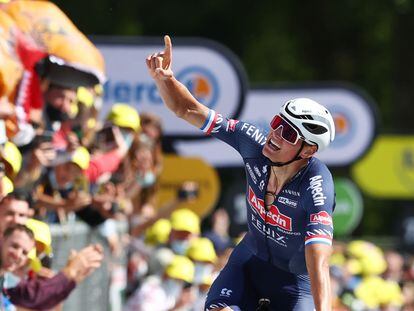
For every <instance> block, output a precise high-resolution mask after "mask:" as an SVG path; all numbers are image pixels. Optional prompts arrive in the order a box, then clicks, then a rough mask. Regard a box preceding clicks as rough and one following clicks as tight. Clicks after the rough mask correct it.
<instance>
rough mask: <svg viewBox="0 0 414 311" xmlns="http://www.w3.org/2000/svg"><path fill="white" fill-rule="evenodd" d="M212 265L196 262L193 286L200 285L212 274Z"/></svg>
mask: <svg viewBox="0 0 414 311" xmlns="http://www.w3.org/2000/svg"><path fill="white" fill-rule="evenodd" d="M213 268H214V267H213V265H211V264H208V263H200V262H196V263H195V264H194V281H193V283H194V284H202V283H203V281H205V279H207V278H208V277H209V276H210V275H211V273H212V272H213Z"/></svg>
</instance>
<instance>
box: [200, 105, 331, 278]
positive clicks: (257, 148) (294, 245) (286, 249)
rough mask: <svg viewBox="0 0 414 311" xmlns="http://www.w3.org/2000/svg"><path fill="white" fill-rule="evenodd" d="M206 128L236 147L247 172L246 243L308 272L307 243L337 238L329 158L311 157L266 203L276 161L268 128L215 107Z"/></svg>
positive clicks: (290, 269) (279, 263) (272, 258)
mask: <svg viewBox="0 0 414 311" xmlns="http://www.w3.org/2000/svg"><path fill="white" fill-rule="evenodd" d="M201 129H202V130H203V131H204V132H205V133H207V134H210V135H212V136H214V137H216V138H218V139H220V140H222V141H224V142H226V143H227V144H229V145H231V146H232V147H233V148H235V149H236V150H237V151H238V152H239V153H240V155H241V156H242V158H243V161H244V164H245V170H246V176H247V192H246V201H247V219H248V229H249V230H248V232H247V234H246V235H245V237H244V239H243V243H242V244H243V245H244V246H243V247H247V248H248V249H249V250H250V252H251V253H252V254H254V255H255V256H257V257H259V258H260V259H261V260H264V261H267V262H269V263H271V264H273V265H274V266H276V267H278V268H280V269H282V270H284V271H287V272H290V273H294V274H306V273H307V269H306V262H305V246H306V245H309V244H314V243H322V244H328V245H331V244H332V236H333V223H332V212H333V209H334V205H335V194H334V186H333V179H332V175H331V173H330V172H329V170H328V168H327V167H326V165H325V164H323V163H322V162H321V161H320V160H318V159H317V158H311V159H310V160H309V162H308V164H307V165H306V166H305V167H304V168H302V169H301V170H300V171H299V172H298V173H297V174H296V175H295V176H294V177H293V178H292V179H291V180H290V181H289V182H287V183H286V184H285V185H284V186H283V188H282V190H281V191H280V193H279V194H278V195H277V196H276V197H275V201H274V203H273V204H272V205H271V206H270V207H268V208H266V207H265V204H264V195H265V191H266V189H267V183H268V180H269V176H270V169H271V167H270V161H269V159H268V158H266V157H265V156H264V155H263V154H262V149H263V146H264V145H265V144H266V140H267V134H266V133H265V132H264V131H262V130H260V129H259V128H257V127H255V126H254V125H252V124H249V123H247V122H242V121H238V120H233V119H224V118H223V116H222V115H220V114H218V113H216V112H215V111H214V110H210V112H209V115H208V117H207V119H206V121H205V123H204V125H203V126H202V127H201Z"/></svg>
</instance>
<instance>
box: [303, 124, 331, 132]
mask: <svg viewBox="0 0 414 311" xmlns="http://www.w3.org/2000/svg"><path fill="white" fill-rule="evenodd" d="M302 125H303V127H304V128H305V129H307V130H308V131H309V132H311V133H312V134H316V135H321V134H323V133H326V132H327V131H328V130H327V129H326V128H325V127H323V126H320V125H317V124H312V123H306V122H304V123H302Z"/></svg>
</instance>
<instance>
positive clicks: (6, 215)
mask: <svg viewBox="0 0 414 311" xmlns="http://www.w3.org/2000/svg"><path fill="white" fill-rule="evenodd" d="M30 216H31V212H30V208H29V203H27V202H26V201H22V200H17V199H15V198H5V199H4V200H3V202H2V203H1V204H0V232H1V233H0V236H1V235H2V234H3V232H4V230H6V228H7V227H9V226H10V225H13V224H20V225H24V224H26V221H27V219H28V218H29V217H30Z"/></svg>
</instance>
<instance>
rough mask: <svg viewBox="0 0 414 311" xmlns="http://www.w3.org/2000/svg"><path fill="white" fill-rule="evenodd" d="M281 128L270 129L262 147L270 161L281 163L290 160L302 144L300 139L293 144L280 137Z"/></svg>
mask: <svg viewBox="0 0 414 311" xmlns="http://www.w3.org/2000/svg"><path fill="white" fill-rule="evenodd" d="M282 130H283V128H282V127H279V128H277V129H276V130H271V131H270V133H269V135H268V136H267V141H266V144H265V146H264V147H263V151H262V153H263V155H264V156H266V157H267V158H269V159H270V161H272V162H282V163H283V162H287V161H290V160H292V158H293V157H294V156H295V155H296V153H297V152H298V151H299V149H300V147H301V145H302V140H301V139H299V140H298V141H297V142H296V144H294V145H292V144H291V143H289V142H287V141H286V140H284V139H283V138H282Z"/></svg>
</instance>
